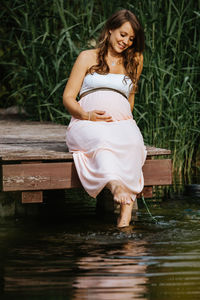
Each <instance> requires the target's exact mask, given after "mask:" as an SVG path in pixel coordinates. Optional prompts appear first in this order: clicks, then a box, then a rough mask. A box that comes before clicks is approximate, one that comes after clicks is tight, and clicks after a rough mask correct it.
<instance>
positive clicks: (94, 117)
mask: <svg viewBox="0 0 200 300" xmlns="http://www.w3.org/2000/svg"><path fill="white" fill-rule="evenodd" d="M88 120H89V121H104V122H112V121H113V120H112V117H111V116H110V115H108V114H107V113H106V112H105V111H103V110H92V111H88Z"/></svg>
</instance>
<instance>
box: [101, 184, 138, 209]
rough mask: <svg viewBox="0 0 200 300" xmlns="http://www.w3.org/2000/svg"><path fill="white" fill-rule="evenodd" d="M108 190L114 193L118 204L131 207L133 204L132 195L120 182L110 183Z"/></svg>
mask: <svg viewBox="0 0 200 300" xmlns="http://www.w3.org/2000/svg"><path fill="white" fill-rule="evenodd" d="M107 188H108V189H109V190H110V191H111V192H112V194H113V199H114V201H116V202H117V203H118V204H127V205H130V204H131V203H132V199H131V195H130V193H129V192H128V191H127V189H126V187H125V186H124V185H123V184H122V183H120V182H119V181H115V180H113V181H110V182H109V183H108V184H107Z"/></svg>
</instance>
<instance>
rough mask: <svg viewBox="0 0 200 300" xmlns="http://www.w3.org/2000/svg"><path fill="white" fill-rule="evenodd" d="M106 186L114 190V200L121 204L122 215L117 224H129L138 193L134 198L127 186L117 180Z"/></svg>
mask: <svg viewBox="0 0 200 300" xmlns="http://www.w3.org/2000/svg"><path fill="white" fill-rule="evenodd" d="M106 187H107V188H108V189H110V191H111V192H112V194H113V198H114V200H115V201H116V202H117V203H119V204H120V215H119V217H118V220H117V226H118V227H126V226H129V223H130V221H131V218H132V211H133V205H134V202H135V199H136V195H135V197H134V199H133V195H132V194H130V192H129V191H128V190H127V189H126V187H125V186H124V185H123V184H122V183H121V182H119V181H116V180H113V181H110V182H109V183H108V184H107V186H106Z"/></svg>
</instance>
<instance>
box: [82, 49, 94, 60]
mask: <svg viewBox="0 0 200 300" xmlns="http://www.w3.org/2000/svg"><path fill="white" fill-rule="evenodd" d="M97 52H98V50H97V49H89V50H84V51H82V52H80V54H79V57H80V58H81V59H89V60H91V59H92V60H94V59H95V60H96V58H97V55H98V53H97Z"/></svg>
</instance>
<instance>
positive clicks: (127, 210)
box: [117, 201, 134, 227]
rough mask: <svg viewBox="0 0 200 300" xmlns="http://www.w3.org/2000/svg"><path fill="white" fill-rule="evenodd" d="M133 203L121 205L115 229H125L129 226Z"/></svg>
mask: <svg viewBox="0 0 200 300" xmlns="http://www.w3.org/2000/svg"><path fill="white" fill-rule="evenodd" d="M133 204H134V201H132V202H131V204H129V205H127V204H121V209H120V215H119V217H118V219H117V227H127V226H129V224H130V221H131V218H132V210H133Z"/></svg>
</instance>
